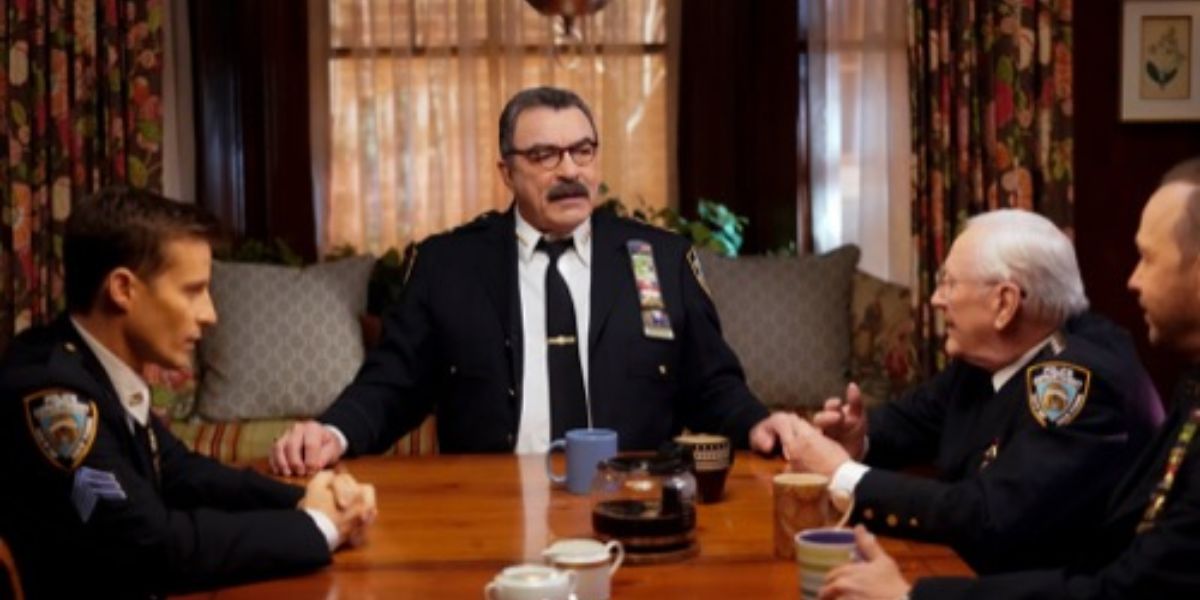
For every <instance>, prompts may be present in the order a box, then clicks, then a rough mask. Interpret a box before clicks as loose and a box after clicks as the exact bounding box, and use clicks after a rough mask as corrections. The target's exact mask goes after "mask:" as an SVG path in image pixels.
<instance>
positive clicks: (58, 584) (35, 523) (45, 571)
mask: <svg viewBox="0 0 1200 600" xmlns="http://www.w3.org/2000/svg"><path fill="white" fill-rule="evenodd" d="M138 427H140V426H138ZM149 427H150V428H151V430H150V431H149V432H148V433H147V434H146V435H144V436H140V435H136V434H135V433H134V432H133V431H131V427H130V421H129V418H128V413H127V411H126V410H125V407H124V406H123V405H122V404H121V402H120V401H119V399H118V398H117V395H116V392H115V390H114V389H113V386H112V384H111V382H110V381H109V379H108V376H107V374H106V373H105V371H104V369H103V367H102V366H101V365H100V363H99V362H98V360H97V359H96V357H95V355H94V354H93V353H92V352H91V351H90V349H89V348H88V346H87V344H85V343H84V342H83V340H82V339H81V338H80V337H79V334H78V332H77V331H76V330H75V328H74V326H73V325H72V324H71V322H70V321H69V320H68V319H67V318H66V317H65V316H64V317H62V318H60V319H58V320H57V321H55V322H54V323H53V324H52V325H50V326H48V327H44V328H37V329H32V330H29V331H27V332H25V333H24V334H22V335H21V336H19V337H18V338H17V339H16V340H14V342H13V344H12V346H11V347H10V348H9V351H8V354H7V357H6V358H5V360H4V363H3V366H2V367H0V428H2V429H0V465H2V466H3V469H2V472H3V473H4V479H5V484H4V488H5V491H4V493H3V494H0V497H2V499H0V536H2V537H3V538H4V539H6V540H7V541H8V542H9V543H10V545H11V546H12V549H13V554H14V555H15V557H16V560H17V564H18V566H19V569H20V573H21V578H22V583H23V584H24V586H25V588H26V591H27V593H28V595H29V597H31V598H40V597H68V596H73V595H74V596H78V597H146V596H152V595H155V594H161V593H164V592H168V591H179V590H187V589H192V588H196V587H209V586H214V585H219V584H226V583H231V582H236V581H242V580H248V579H257V578H263V577H268V576H277V575H283V574H288V573H295V572H298V571H303V570H309V569H313V568H316V567H319V566H322V565H324V564H326V563H328V562H329V560H330V553H329V547H328V544H327V542H326V540H325V538H324V536H323V535H322V534H321V532H320V530H319V529H318V528H317V527H316V525H315V523H314V522H313V521H312V518H311V517H309V515H307V514H306V513H304V512H303V511H301V510H297V509H296V505H297V503H298V502H299V501H300V499H301V498H302V497H303V495H304V490H303V489H302V488H298V487H296V486H291V485H285V484H282V483H279V482H276V481H274V480H272V479H270V478H267V477H264V476H262V475H259V474H256V473H254V472H252V471H250V470H234V469H231V468H228V467H225V466H223V465H220V464H218V463H217V462H215V461H212V460H210V459H208V458H205V457H202V456H199V455H197V454H195V453H193V452H191V451H189V450H188V449H187V448H186V447H185V446H184V445H183V444H182V443H181V442H180V441H179V440H178V439H177V438H176V437H175V436H174V435H172V434H171V432H170V431H169V430H168V429H167V428H166V427H163V426H162V425H161V424H160V423H159V422H158V421H157V419H156V418H154V417H153V416H151V418H150V420H149ZM151 437H152V438H153V439H154V441H153V442H151V441H150V439H151ZM155 450H157V452H155ZM89 499H90V500H92V501H94V502H92V504H91V506H90V508H89V507H88V506H87V504H88V500H89Z"/></svg>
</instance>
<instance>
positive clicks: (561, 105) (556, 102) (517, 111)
mask: <svg viewBox="0 0 1200 600" xmlns="http://www.w3.org/2000/svg"><path fill="white" fill-rule="evenodd" d="M538 107H545V108H552V109H554V110H565V109H568V108H578V109H579V110H580V112H582V113H583V116H585V117H587V120H588V124H589V125H591V126H592V135H593V136H596V137H599V136H598V134H596V121H595V119H593V118H592V109H590V108H588V105H587V103H586V102H584V101H583V98H580V97H579V95H578V94H576V93H575V92H572V91H571V90H564V89H560V88H553V87H547V86H543V87H535V88H528V89H524V90H521V91H519V92H517V93H516V94H515V95H514V96H513V97H512V98H509V100H508V103H507V104H505V105H504V110H502V111H501V112H500V156H501V157H503V158H506V159H507V158H508V156H509V155H511V154H512V153H513V151H514V150H516V147H514V146H513V132H514V131H516V129H517V117H519V116H521V113H522V112H525V111H526V110H528V109H531V108H538ZM595 141H600V140H598V139H597V140H595Z"/></svg>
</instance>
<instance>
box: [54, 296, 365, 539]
mask: <svg viewBox="0 0 1200 600" xmlns="http://www.w3.org/2000/svg"><path fill="white" fill-rule="evenodd" d="M71 325H74V326H75V331H78V332H79V337H80V338H83V343H85V344H87V347H88V348H89V349H90V350H91V351H92V354H94V355H96V360H98V361H100V366H101V367H103V368H104V374H105V375H108V380H109V382H110V383H112V386H113V389H114V390H116V392H117V399H119V400H120V401H121V405H122V406H124V407H125V413H126V416H127V420H126V423H127V424H128V425H129V431H130V433H132V432H133V425H134V423H137V424H138V425H141V426H142V427H147V426H148V425H149V423H150V386H148V385H146V380H145V379H142V376H141V375H138V373H137V372H136V371H134V370H133V369H132V368H131V367H130V366H129V365H128V364H126V363H125V361H123V360H121V359H120V357H118V356H117V355H116V354H113V353H112V351H111V350H109V349H108V348H107V347H106V346H105V345H104V344H102V343H100V340H97V339H96V338H94V337H92V335H91V334H90V333H88V331H87V329H84V327H83V326H82V325H80V324H79V321H76V320H75V319H74V318H72V319H71ZM304 512H306V513H308V516H310V517H312V520H313V523H315V524H316V526H317V529H319V530H320V531H321V534H322V535H324V536H325V541H326V542H327V543H328V544H329V549H330V550H333V549H334V548H337V547H338V545H339V544H340V543H341V539H340V536H338V531H337V527H336V526H335V525H334V524H333V521H332V520H330V518H329V517H328V516H326V515H325V513H322V512H321V511H318V510H312V509H307V508H306V509H304Z"/></svg>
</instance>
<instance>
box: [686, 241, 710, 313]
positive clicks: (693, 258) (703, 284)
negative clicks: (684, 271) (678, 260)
mask: <svg viewBox="0 0 1200 600" xmlns="http://www.w3.org/2000/svg"><path fill="white" fill-rule="evenodd" d="M687 261H688V265H690V266H691V267H692V275H695V276H696V282H697V283H699V284H700V289H702V290H704V293H705V294H708V298H709V299H710V300H711V299H712V290H710V289H708V282H707V281H705V280H704V269H703V268H701V267H700V255H698V254H696V248H695V247H692V248H689V249H688V252H687Z"/></svg>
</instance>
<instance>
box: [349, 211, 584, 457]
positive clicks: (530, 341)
mask: <svg viewBox="0 0 1200 600" xmlns="http://www.w3.org/2000/svg"><path fill="white" fill-rule="evenodd" d="M513 214H514V216H515V217H516V224H517V227H516V233H517V235H516V240H515V243H516V244H517V279H518V281H519V286H518V287H519V290H520V300H521V325H522V339H523V340H524V344H523V346H522V352H523V353H524V354H523V357H524V359H523V360H522V361H521V362H522V364H523V365H524V369H523V370H522V372H521V382H522V383H521V386H520V387H521V421H520V424H519V425H518V427H517V443H516V448H515V452H516V453H517V454H530V453H541V452H545V451H546V450H547V449H549V447H550V372H549V370H548V369H547V365H546V349H547V346H546V267H548V266H549V265H550V257H549V255H547V254H546V253H545V252H538V251H537V244H538V241H539V240H540V239H541V238H542V237H543V235H542V233H541V232H540V231H538V230H537V229H534V227H533V226H532V225H530V224H529V222H528V221H526V220H525V219H524V218H522V217H521V211H520V210H519V209H515V210H514V211H513ZM571 239H572V240H573V241H574V242H575V245H574V246H573V247H572V248H571V250H570V251H567V252H564V253H563V254H562V256H560V257H558V263H557V264H556V265H555V266H557V267H558V272H559V273H561V274H562V276H563V279H564V280H565V281H566V282H567V289H569V290H570V291H571V303H572V304H574V305H575V339H576V340H577V347H578V348H579V362H580V367H581V368H582V370H583V394H584V401H585V402H587V414H588V427H591V426H592V405H591V398H590V397H589V396H588V343H587V342H588V324H589V323H590V318H591V305H592V304H591V293H592V221H591V219H588V220H586V221H584V222H583V223H582V224H580V225H579V226H578V227H576V228H575V231H573V232H571ZM325 428H326V429H328V430H329V431H330V432H331V433H333V436H334V437H335V438H336V439H337V443H338V446H339V447H340V448H341V451H342V452H343V453H345V451H346V447H347V446H348V442H347V440H346V435H345V434H343V433H342V432H341V430H339V429H338V428H337V427H334V426H332V425H325Z"/></svg>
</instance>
